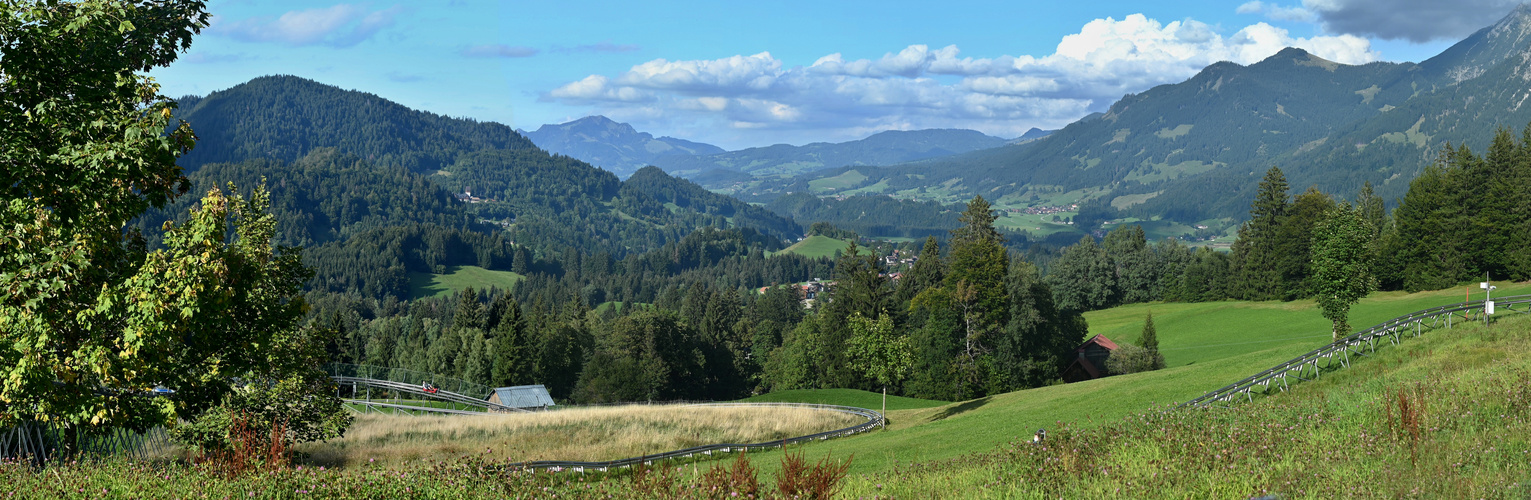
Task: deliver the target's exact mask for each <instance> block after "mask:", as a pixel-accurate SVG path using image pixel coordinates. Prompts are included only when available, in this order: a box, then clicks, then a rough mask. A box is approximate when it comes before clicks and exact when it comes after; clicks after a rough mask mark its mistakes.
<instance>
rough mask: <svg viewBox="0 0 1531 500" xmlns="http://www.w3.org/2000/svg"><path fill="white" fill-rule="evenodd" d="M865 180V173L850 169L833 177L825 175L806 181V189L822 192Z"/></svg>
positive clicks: (845, 187) (837, 189) (840, 188)
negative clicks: (821, 177)
mask: <svg viewBox="0 0 1531 500" xmlns="http://www.w3.org/2000/svg"><path fill="white" fill-rule="evenodd" d="M866 180H867V176H866V174H863V173H861V172H858V171H855V170H851V171H848V172H845V173H843V174H840V175H836V176H834V177H825V178H823V179H814V180H811V181H808V191H809V192H812V193H815V194H822V193H825V192H833V191H839V190H842V189H850V188H851V187H852V186H855V185H857V184H860V183H862V182H865V181H866Z"/></svg>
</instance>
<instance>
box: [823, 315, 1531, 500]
mask: <svg viewBox="0 0 1531 500" xmlns="http://www.w3.org/2000/svg"><path fill="white" fill-rule="evenodd" d="M1184 368H1188V367H1182V368H1181V369H1184ZM1173 370H1175V369H1171V370H1168V371H1173ZM1118 378H1121V379H1123V381H1130V382H1134V384H1133V385H1135V386H1140V387H1148V386H1155V387H1157V386H1161V385H1162V384H1163V383H1164V382H1166V381H1167V380H1166V379H1165V378H1164V374H1160V373H1150V374H1140V375H1135V376H1127V377H1118ZM1129 387H1130V386H1129ZM1027 392H1030V391H1027ZM1128 392H1131V391H1128ZM1119 394H1121V393H1118V392H1116V391H1113V393H1112V394H1111V395H1110V397H1111V398H1115V397H1117V396H1118V395H1119ZM1100 396H1105V395H1104V394H1101V395H1100ZM1049 431H1050V433H1049V438H1048V442H1047V443H1046V445H1044V446H1034V445H1031V444H1027V443H1025V442H1024V439H1023V438H1024V436H1015V437H1014V438H1012V439H1011V440H1010V442H1009V443H1007V444H1004V445H1001V446H997V447H995V448H991V450H990V451H989V452H987V453H983V454H977V455H970V456H967V457H963V458H961V459H957V460H953V461H949V462H944V463H940V464H926V465H918V466H909V465H904V466H899V467H895V468H892V469H889V470H886V471H884V472H882V473H879V474H872V475H861V476H852V477H851V478H850V480H849V484H848V485H847V488H846V491H845V492H844V493H845V494H846V496H848V497H861V496H867V495H873V494H877V495H890V496H891V497H893V498H933V497H950V496H961V497H974V498H988V497H996V498H997V497H1004V498H1010V497H1044V496H1045V497H1060V496H1061V497H1071V498H1113V497H1117V498H1145V497H1147V498H1152V497H1219V498H1253V497H1269V498H1339V497H1372V498H1377V497H1394V498H1397V497H1423V498H1432V497H1433V498H1526V497H1528V496H1531V317H1527V316H1524V315H1518V314H1517V315H1509V316H1500V318H1499V322H1498V324H1496V325H1494V326H1493V327H1490V328H1486V327H1484V326H1483V325H1482V324H1479V323H1469V324H1466V325H1462V326H1459V327H1457V328H1455V329H1452V330H1446V331H1438V332H1436V333H1434V334H1431V335H1426V336H1423V337H1420V338H1417V339H1410V340H1408V341H1406V342H1404V343H1403V344H1401V345H1400V346H1397V347H1384V348H1381V349H1380V350H1379V351H1377V352H1376V353H1375V354H1373V355H1372V356H1370V357H1368V358H1366V359H1364V360H1360V361H1357V362H1355V363H1353V365H1352V366H1351V367H1349V368H1344V369H1338V370H1335V371H1333V372H1330V373H1326V374H1324V375H1323V376H1322V377H1321V378H1320V379H1319V380H1318V381H1315V382H1308V383H1303V384H1299V385H1297V386H1295V387H1294V388H1293V389H1292V390H1291V391H1290V392H1287V393H1277V394H1273V395H1271V396H1269V397H1264V398H1259V397H1257V398H1256V399H1255V400H1254V401H1253V402H1247V403H1239V404H1235V405H1233V406H1232V407H1230V408H1214V409H1207V410H1187V411H1175V412H1168V413H1164V412H1157V411H1146V412H1143V413H1138V414H1136V415H1134V416H1131V417H1129V418H1122V419H1113V420H1112V421H1110V422H1105V423H1100V422H1083V421H1076V422H1073V423H1070V424H1068V425H1060V426H1055V427H1049ZM886 434H887V435H888V436H891V435H894V434H896V432H888V433H886ZM954 436H957V434H950V435H948V437H954ZM879 439H881V440H888V439H891V438H890V437H884V436H882V435H878V434H873V435H871V436H868V437H866V438H853V439H849V440H844V441H840V442H837V443H836V444H837V445H841V446H845V447H847V448H850V447H853V446H855V445H856V444H857V441H862V442H866V443H870V442H874V441H877V440H879ZM941 442H942V441H941V440H938V439H931V440H929V441H926V442H925V443H923V444H921V446H930V445H932V444H935V445H939V444H940V443H941ZM846 451H848V450H846ZM812 453H818V451H817V450H815V451H814V452H812ZM842 453H844V452H842ZM868 454H869V453H866V452H863V451H858V452H857V455H856V460H858V461H860V460H862V459H863V457H865V456H867V455H868ZM953 492H960V493H955V494H954V493H953Z"/></svg>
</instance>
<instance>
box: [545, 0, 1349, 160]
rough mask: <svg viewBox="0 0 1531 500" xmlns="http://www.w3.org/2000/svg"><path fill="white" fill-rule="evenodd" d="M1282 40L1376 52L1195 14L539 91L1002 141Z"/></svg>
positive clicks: (666, 69) (702, 129)
mask: <svg viewBox="0 0 1531 500" xmlns="http://www.w3.org/2000/svg"><path fill="white" fill-rule="evenodd" d="M1288 46H1295V47H1300V48H1303V49H1306V50H1308V51H1309V52H1312V53H1314V54H1317V55H1319V56H1321V57H1324V58H1326V59H1330V60H1334V61H1338V62H1342V63H1347V64H1361V63H1367V62H1371V61H1374V60H1376V59H1377V54H1376V53H1375V52H1373V51H1372V50H1371V47H1370V42H1369V41H1367V40H1365V39H1362V38H1359V37H1355V36H1350V35H1341V36H1320V37H1313V38H1294V37H1292V36H1291V35H1290V34H1289V33H1288V32H1287V31H1286V30H1283V29H1281V28H1277V27H1274V26H1271V25H1269V24H1265V23H1258V24H1254V25H1251V26H1248V27H1245V28H1244V29H1241V30H1239V31H1238V32H1236V33H1234V34H1232V35H1229V36H1222V35H1220V34H1219V33H1217V32H1216V31H1215V30H1214V29H1213V28H1212V27H1211V26H1209V25H1206V24H1204V23H1201V22H1198V21H1194V20H1185V21H1175V22H1170V23H1167V24H1166V23H1160V22H1159V21H1156V20H1153V19H1149V18H1147V17H1145V16H1143V15H1141V14H1134V15H1130V16H1127V17H1126V18H1124V19H1121V20H1116V19H1112V18H1106V19H1097V20H1095V21H1091V22H1090V23H1088V24H1086V25H1085V26H1084V27H1083V28H1082V29H1080V31H1079V32H1078V33H1075V34H1071V35H1068V36H1065V37H1064V38H1063V40H1062V41H1060V42H1059V44H1058V47H1057V50H1056V52H1055V53H1053V54H1051V55H1047V56H1042V57H1034V56H1029V55H1021V56H1008V55H1006V56H1000V57H995V58H973V57H963V56H962V54H961V52H960V51H959V49H958V48H957V47H956V46H954V45H952V46H946V47H942V48H938V49H932V48H930V47H928V46H925V45H911V46H909V47H906V48H904V49H902V50H899V51H898V52H889V53H887V54H885V55H884V56H882V57H881V58H878V59H848V58H846V57H845V56H844V55H843V54H839V53H836V54H829V55H826V56H823V57H821V58H819V59H818V60H817V61H815V62H814V63H813V64H810V65H807V66H790V67H789V66H788V65H787V64H786V63H784V62H783V61H781V60H779V59H776V58H775V57H773V56H772V55H771V54H770V53H769V52H761V53H759V54H754V55H735V56H731V57H725V58H721V59H711V60H681V61H671V60H667V59H655V60H652V61H648V62H645V63H642V64H639V65H636V66H633V67H632V68H630V69H628V70H627V71H625V72H622V73H620V74H616V75H611V76H608V75H590V76H587V77H585V78H583V79H580V80H578V81H574V82H569V83H567V84H565V85H562V86H560V87H558V88H555V89H553V90H552V91H550V92H547V93H546V94H544V95H543V98H544V99H546V100H551V101H557V102H562V103H566V104H572V105H578V106H587V107H590V108H594V109H595V110H596V111H597V112H600V113H603V114H606V115H607V116H610V117H612V118H614V119H618V120H622V121H630V122H635V123H640V124H654V125H657V126H656V127H654V128H659V129H668V130H677V129H679V130H677V132H685V133H689V134H691V135H690V136H692V137H702V138H704V139H708V140H726V138H722V137H719V136H720V135H726V132H719V129H720V128H721V129H726V128H733V129H776V130H777V131H778V133H776V134H773V135H776V136H778V137H783V138H787V139H789V140H791V139H797V140H802V141H806V140H840V139H851V138H859V137H861V136H864V135H866V134H868V133H871V132H875V131H879V130H886V129H920V128H948V127H951V128H972V129H977V130H981V131H984V132H986V133H989V134H993V135H999V136H1006V137H1013V136H1018V135H1020V134H1021V133H1024V132H1025V131H1026V130H1029V129H1030V128H1031V127H1041V128H1045V129H1050V128H1057V127H1061V126H1062V125H1065V124H1067V123H1069V122H1071V121H1073V120H1075V119H1078V118H1079V117H1081V116H1083V115H1085V114H1087V113H1089V112H1091V111H1099V110H1102V109H1105V108H1106V107H1108V106H1109V105H1110V104H1111V103H1112V102H1115V101H1116V100H1117V99H1119V98H1121V97H1122V96H1123V95H1124V94H1127V93H1132V92H1141V91H1143V90H1145V89H1148V88H1150V87H1153V86H1155V85H1160V84H1165V83H1175V82H1180V81H1183V80H1185V79H1187V78H1189V77H1191V76H1193V75H1195V74H1196V73H1197V72H1198V71H1200V70H1201V69H1202V68H1204V67H1206V66H1207V65H1210V64H1212V63H1215V62H1218V61H1233V62H1237V63H1241V64H1249V63H1254V62H1258V61H1260V60H1261V59H1264V58H1266V57H1269V56H1271V55H1272V54H1275V53H1276V52H1278V51H1280V50H1281V49H1282V48H1285V47H1288ZM709 136H710V137H709Z"/></svg>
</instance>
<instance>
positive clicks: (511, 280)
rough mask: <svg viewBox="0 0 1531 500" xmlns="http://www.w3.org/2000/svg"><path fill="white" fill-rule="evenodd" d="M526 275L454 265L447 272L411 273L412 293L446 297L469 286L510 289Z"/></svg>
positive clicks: (418, 295) (415, 295) (423, 295)
mask: <svg viewBox="0 0 1531 500" xmlns="http://www.w3.org/2000/svg"><path fill="white" fill-rule="evenodd" d="M523 279H526V277H525V276H522V275H520V274H516V273H513V272H510V271H494V270H490V269H484V268H482V267H478V266H452V267H448V268H447V272H446V274H434V273H409V289H410V295H411V296H412V297H414V298H417V299H419V298H425V297H444V296H448V295H452V294H454V293H457V292H459V291H462V290H463V289H466V288H468V287H473V288H475V289H478V290H483V289H486V288H489V287H495V288H499V289H501V290H509V289H510V287H512V286H515V284H516V283H519V282H520V281H521V280H523Z"/></svg>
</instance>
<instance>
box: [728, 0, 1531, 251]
mask: <svg viewBox="0 0 1531 500" xmlns="http://www.w3.org/2000/svg"><path fill="white" fill-rule="evenodd" d="M1528 79H1531V7H1528V6H1522V7H1520V8H1517V9H1516V10H1515V11H1514V12H1512V13H1511V14H1510V15H1508V16H1506V17H1505V18H1503V19H1502V20H1501V21H1499V22H1497V23H1495V24H1494V25H1493V26H1489V27H1486V28H1484V29H1482V30H1479V31H1478V32H1476V33H1474V34H1473V35H1471V36H1469V37H1467V38H1466V39H1464V40H1463V41H1461V42H1459V43H1457V44H1455V45H1453V46H1452V47H1451V48H1449V49H1447V50H1446V51H1444V52H1442V53H1441V54H1439V55H1437V56H1435V57H1432V58H1430V59H1428V60H1425V61H1423V62H1420V63H1417V64H1416V63H1388V62H1376V63H1371V64H1365V65H1358V66H1352V65H1345V64H1339V63H1336V62H1332V61H1327V60H1324V59H1322V58H1320V57H1317V56H1315V55H1313V54H1310V53H1308V52H1306V51H1303V50H1301V49H1296V48H1288V49H1285V50H1282V51H1281V52H1279V53H1277V54H1275V55H1273V56H1271V57H1269V58H1267V59H1265V60H1263V61H1260V62H1257V63H1254V64H1250V65H1247V66H1244V65H1239V64H1234V63H1229V62H1221V63H1217V64H1213V65H1211V66H1208V67H1207V68H1205V69H1204V70H1203V71H1201V72H1200V73H1199V74H1197V75H1196V76H1194V77H1192V78H1191V79H1189V80H1186V81H1184V82H1181V83H1177V84H1171V85H1161V86H1158V87H1154V88H1152V89H1149V90H1147V91H1144V92H1142V93H1140V94H1131V95H1127V96H1125V97H1123V98H1122V99H1121V100H1120V101H1118V102H1116V103H1115V104H1113V105H1112V106H1111V107H1110V109H1109V110H1108V111H1107V112H1105V113H1101V114H1097V115H1092V116H1089V117H1086V118H1084V119H1081V120H1079V121H1077V122H1075V123H1072V124H1070V125H1068V126H1067V127H1064V128H1063V129H1061V130H1059V131H1057V132H1055V133H1052V134H1050V135H1048V136H1046V137H1043V138H1040V139H1036V140H1032V141H1029V142H1026V143H1024V144H1011V145H1005V146H1000V147H997V148H992V149H985V150H979V151H974V152H969V153H965V154H961V155H955V156H948V157H943V158H938V159H933V160H925V161H920V162H915V163H908V164H901V165H890V166H887V167H883V168H878V167H856V168H851V169H843V168H842V169H830V170H823V171H818V172H811V173H806V174H802V175H798V176H796V177H793V178H790V179H781V180H772V179H763V180H759V181H753V183H752V184H750V185H748V186H745V187H744V188H742V189H738V190H736V192H737V193H747V194H744V196H746V199H750V200H752V201H768V200H769V199H772V198H774V197H775V196H781V195H784V194H786V193H791V192H801V191H810V190H811V191H812V192H813V193H814V194H817V195H820V196H826V195H844V194H877V193H885V194H893V195H895V196H899V197H907V198H917V199H921V198H923V199H933V200H938V201H943V202H950V201H954V200H957V199H962V198H965V197H971V196H972V195H974V194H983V195H984V196H985V197H988V198H991V199H995V200H998V201H999V202H1001V203H1004V204H1012V205H1016V204H1019V205H1027V204H1049V203H1054V202H1055V201H1056V200H1058V199H1063V198H1069V199H1078V198H1079V197H1080V196H1081V195H1086V196H1089V197H1094V198H1099V199H1103V200H1104V201H1107V202H1111V204H1112V205H1113V206H1114V207H1116V208H1118V209H1123V210H1125V211H1127V212H1128V213H1129V214H1133V215H1138V216H1141V217H1144V218H1147V217H1161V216H1162V217H1168V218H1172V219H1174V220H1179V221H1184V222H1193V221H1204V220H1209V219H1218V218H1222V219H1224V220H1229V219H1240V218H1242V217H1243V215H1244V213H1245V212H1247V210H1248V206H1249V199H1250V197H1251V196H1252V189H1253V188H1254V186H1255V184H1256V183H1257V182H1258V180H1259V178H1260V174H1262V173H1263V172H1264V171H1265V170H1267V169H1269V168H1270V167H1279V168H1281V169H1282V170H1283V171H1284V172H1285V174H1286V175H1287V177H1288V179H1289V182H1290V183H1291V185H1292V186H1294V188H1295V189H1297V190H1301V189H1305V188H1307V187H1308V186H1316V187H1317V188H1318V189H1320V190H1322V191H1325V192H1329V193H1333V194H1337V195H1340V196H1345V197H1350V196H1353V195H1354V194H1355V193H1356V192H1357V191H1358V190H1359V189H1360V187H1361V185H1362V184H1363V183H1368V182H1369V183H1371V184H1373V185H1374V186H1375V187H1376V189H1377V191H1378V193H1379V194H1381V195H1382V196H1383V197H1384V198H1386V199H1389V200H1392V199H1393V198H1395V197H1397V196H1400V195H1401V194H1402V193H1403V192H1404V191H1405V190H1406V189H1407V187H1408V182H1409V180H1410V179H1412V178H1413V177H1414V176H1416V175H1417V174H1418V173H1419V172H1420V170H1421V169H1422V168H1424V167H1425V166H1426V165H1428V164H1430V163H1431V162H1432V161H1434V159H1435V158H1436V156H1437V155H1438V154H1439V153H1440V151H1441V150H1442V148H1443V147H1444V146H1445V145H1446V144H1448V143H1450V144H1467V145H1469V146H1471V147H1472V148H1473V149H1474V150H1477V151H1483V150H1484V148H1485V147H1486V146H1487V143H1488V141H1489V140H1490V138H1492V136H1493V132H1494V130H1495V129H1497V128H1500V127H1505V128H1519V127H1523V126H1525V125H1526V124H1527V123H1528V122H1531V106H1525V105H1524V104H1525V102H1526V100H1527V99H1528V98H1531V88H1528V87H1527V85H1526V82H1527V81H1528ZM831 181H832V182H831Z"/></svg>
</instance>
